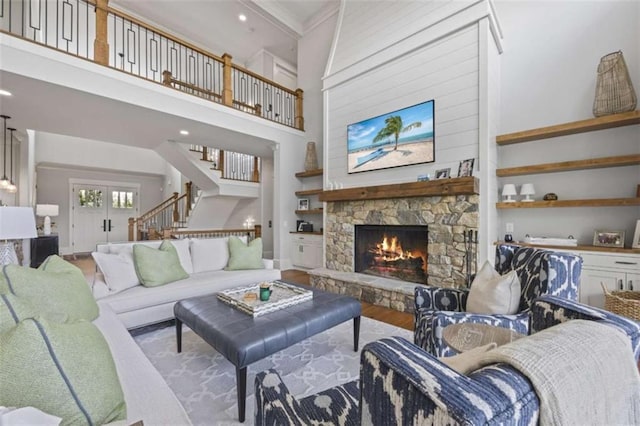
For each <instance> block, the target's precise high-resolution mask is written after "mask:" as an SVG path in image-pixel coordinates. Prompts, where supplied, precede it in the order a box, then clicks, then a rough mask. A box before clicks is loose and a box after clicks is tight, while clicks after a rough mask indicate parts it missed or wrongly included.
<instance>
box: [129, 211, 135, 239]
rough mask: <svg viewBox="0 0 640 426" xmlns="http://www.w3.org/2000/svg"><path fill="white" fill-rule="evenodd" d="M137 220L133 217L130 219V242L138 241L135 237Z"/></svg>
mask: <svg viewBox="0 0 640 426" xmlns="http://www.w3.org/2000/svg"><path fill="white" fill-rule="evenodd" d="M135 222H136V220H135V219H134V218H132V217H130V218H129V241H136V240H135V239H134V236H135V229H134V228H135V226H134V224H135Z"/></svg>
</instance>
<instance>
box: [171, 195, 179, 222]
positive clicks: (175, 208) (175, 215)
mask: <svg viewBox="0 0 640 426" xmlns="http://www.w3.org/2000/svg"><path fill="white" fill-rule="evenodd" d="M179 196H180V194H178V193H177V192H174V193H173V221H174V222H177V221H179V220H180V211H179V210H178V197H179ZM172 225H173V224H172Z"/></svg>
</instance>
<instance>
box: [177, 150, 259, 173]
mask: <svg viewBox="0 0 640 426" xmlns="http://www.w3.org/2000/svg"><path fill="white" fill-rule="evenodd" d="M189 150H190V151H193V152H198V153H200V155H201V158H200V159H201V160H202V161H208V162H210V163H211V169H212V170H219V171H220V174H221V177H222V178H223V179H231V180H242V181H245V182H260V158H259V157H255V156H253V155H249V154H242V153H239V152H232V151H224V150H222V149H217V148H209V147H207V146H202V145H190V146H189Z"/></svg>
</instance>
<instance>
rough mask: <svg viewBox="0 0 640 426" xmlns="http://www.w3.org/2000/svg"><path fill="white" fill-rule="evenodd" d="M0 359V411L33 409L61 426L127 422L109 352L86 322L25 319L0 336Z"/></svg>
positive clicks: (100, 336) (120, 389) (97, 332)
mask: <svg viewBox="0 0 640 426" xmlns="http://www.w3.org/2000/svg"><path fill="white" fill-rule="evenodd" d="M0 359H2V362H1V363H0V405H2V406H6V407H29V406H31V407H35V408H37V409H39V410H42V411H44V412H46V413H49V414H51V415H54V416H57V417H62V419H63V420H62V422H61V425H71V424H85V425H86V424H92V425H93V424H95V425H98V424H104V423H109V422H111V421H114V420H123V419H125V418H126V405H125V401H124V394H123V393H122V387H121V386H120V380H119V379H118V374H117V372H116V367H115V364H114V362H113V358H112V356H111V351H110V350H109V346H108V345H107V342H106V341H105V340H104V337H103V336H102V334H101V333H100V331H99V330H98V329H97V328H96V326H94V325H93V324H91V323H90V322H86V321H78V322H75V323H70V324H59V323H55V322H48V321H47V320H45V319H41V318H36V319H34V318H29V319H26V320H24V321H22V322H20V323H19V324H18V325H16V326H14V327H13V328H12V329H11V330H9V331H7V332H5V333H3V334H0Z"/></svg>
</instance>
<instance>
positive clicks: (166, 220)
mask: <svg viewBox="0 0 640 426" xmlns="http://www.w3.org/2000/svg"><path fill="white" fill-rule="evenodd" d="M190 200H191V185H190V182H189V184H187V191H186V192H185V193H184V194H182V195H180V194H178V193H177V192H174V193H173V195H172V196H171V197H169V198H168V199H166V200H164V201H163V202H162V203H160V204H158V205H157V206H155V207H154V208H152V209H151V210H149V211H148V212H146V213H144V214H142V215H141V216H140V217H137V218H135V217H130V218H129V241H140V240H155V239H161V238H162V235H163V232H164V231H165V230H166V229H177V228H180V227H181V226H185V225H186V221H187V217H188V216H189V213H190V212H191V202H190Z"/></svg>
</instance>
